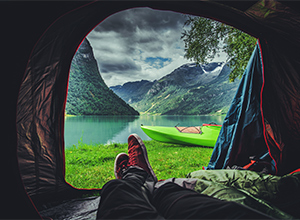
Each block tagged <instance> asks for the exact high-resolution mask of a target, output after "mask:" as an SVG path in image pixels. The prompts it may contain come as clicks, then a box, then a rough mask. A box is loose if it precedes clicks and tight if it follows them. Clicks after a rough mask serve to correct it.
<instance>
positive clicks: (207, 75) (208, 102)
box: [113, 63, 239, 115]
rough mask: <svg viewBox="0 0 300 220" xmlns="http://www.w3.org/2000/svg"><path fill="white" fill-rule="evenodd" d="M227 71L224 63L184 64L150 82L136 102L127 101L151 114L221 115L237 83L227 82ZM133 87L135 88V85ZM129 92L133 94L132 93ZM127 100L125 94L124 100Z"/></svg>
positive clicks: (226, 107) (231, 97) (228, 71)
mask: <svg viewBox="0 0 300 220" xmlns="http://www.w3.org/2000/svg"><path fill="white" fill-rule="evenodd" d="M230 71H231V70H230V68H229V67H228V66H227V65H226V64H224V63H209V64H205V65H201V66H198V65H196V64H193V63H191V64H185V65H182V66H181V67H179V68H177V69H175V70H174V71H173V72H171V73H170V74H168V75H166V76H164V77H162V78H161V79H159V80H158V81H155V82H153V85H152V87H151V88H150V89H149V90H148V91H147V92H145V91H144V93H143V95H142V96H140V97H142V99H141V100H140V101H137V102H134V101H133V102H131V103H130V104H131V106H132V107H134V108H135V109H136V110H138V111H139V112H145V113H153V114H155V113H156V114H163V115H184V114H186V115H198V114H215V113H218V114H224V113H226V112H227V110H228V108H229V106H230V104H231V100H232V99H233V96H234V94H235V92H236V89H237V87H238V84H239V80H236V81H235V82H233V83H229V81H228V75H229V73H230ZM127 84H130V83H127ZM132 85H133V83H132ZM135 85H138V84H135ZM128 86H129V85H127V87H128ZM121 88H122V87H119V91H118V92H119V93H122V89H121ZM113 90H114V89H113ZM136 90H137V91H138V90H139V89H138V88H137V86H136ZM131 95H132V96H135V94H134V93H131ZM121 97H122V96H121ZM129 99H130V97H129V96H128V97H127V100H129ZM132 100H135V99H132Z"/></svg>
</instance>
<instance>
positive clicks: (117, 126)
mask: <svg viewBox="0 0 300 220" xmlns="http://www.w3.org/2000/svg"><path fill="white" fill-rule="evenodd" d="M224 118H225V116H203V115H202V116H201V115H192V116H191V115H163V116H162V115H140V116H74V117H73V116H71V117H69V116H67V117H66V118H65V146H66V147H70V146H72V145H77V144H78V141H80V140H81V141H82V142H83V143H86V144H99V143H101V144H108V143H127V138H128V136H129V135H130V134H132V133H136V134H138V135H139V136H140V137H141V138H142V139H143V140H151V138H149V137H148V136H147V135H146V134H145V133H144V132H143V130H142V129H141V127H140V126H141V124H143V125H156V126H171V127H172V126H175V125H180V126H199V125H202V124H203V123H210V122H215V123H217V124H222V122H223V119H224Z"/></svg>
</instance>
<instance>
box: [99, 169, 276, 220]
mask: <svg viewBox="0 0 300 220" xmlns="http://www.w3.org/2000/svg"><path fill="white" fill-rule="evenodd" d="M147 178H148V180H149V176H148V174H147V173H146V172H145V171H140V170H131V172H128V174H127V175H126V176H124V178H123V179H122V180H119V179H116V180H112V181H110V182H108V183H106V184H105V185H104V187H103V189H102V192H101V200H100V205H99V209H98V213H97V219H271V217H269V216H267V215H265V214H263V213H260V212H258V211H255V210H253V209H250V208H247V207H245V206H242V205H240V204H237V203H234V202H227V201H221V200H219V199H215V198H212V197H209V196H206V195H202V194H200V193H197V192H195V191H193V190H190V189H186V188H183V187H180V186H178V185H177V184H175V183H166V184H164V185H163V186H161V187H159V188H158V189H155V190H154V191H153V192H152V190H151V189H150V190H149V183H148V181H147ZM150 179H151V178H150ZM151 184H152V183H151ZM151 184H150V185H151Z"/></svg>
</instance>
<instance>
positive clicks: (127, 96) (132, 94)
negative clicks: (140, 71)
mask: <svg viewBox="0 0 300 220" xmlns="http://www.w3.org/2000/svg"><path fill="white" fill-rule="evenodd" d="M154 83H155V82H150V81H147V80H141V81H136V82H128V83H125V84H124V85H122V86H121V85H118V86H112V87H110V89H111V90H113V91H114V92H115V93H116V94H117V95H118V96H119V97H121V98H122V99H123V100H124V101H125V102H127V103H129V104H131V103H135V102H139V101H141V100H142V99H143V96H144V95H145V94H146V93H147V92H148V91H149V89H150V88H151V87H152V86H153V84H154Z"/></svg>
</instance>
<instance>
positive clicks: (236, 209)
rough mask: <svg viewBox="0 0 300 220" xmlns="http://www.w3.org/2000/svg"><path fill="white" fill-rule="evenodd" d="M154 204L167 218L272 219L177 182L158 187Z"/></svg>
mask: <svg viewBox="0 0 300 220" xmlns="http://www.w3.org/2000/svg"><path fill="white" fill-rule="evenodd" d="M153 204H154V205H155V207H156V209H157V210H158V211H159V213H160V214H161V215H162V216H164V217H165V218H166V219H272V218H271V217H269V216H267V215H265V214H263V213H260V212H258V211H255V210H253V209H250V208H247V207H245V206H243V205H240V204H238V203H235V202H227V201H222V200H219V199H216V198H213V197H210V196H206V195H202V194H200V193H197V192H195V191H193V190H190V189H186V188H183V187H181V186H178V185H177V184H175V183H166V184H165V185H163V186H161V187H160V188H158V189H156V190H155V191H154V195H153Z"/></svg>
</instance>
